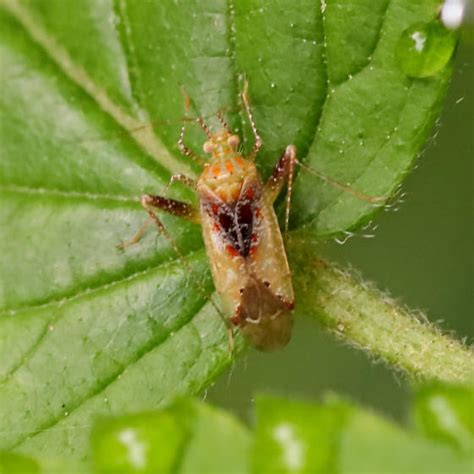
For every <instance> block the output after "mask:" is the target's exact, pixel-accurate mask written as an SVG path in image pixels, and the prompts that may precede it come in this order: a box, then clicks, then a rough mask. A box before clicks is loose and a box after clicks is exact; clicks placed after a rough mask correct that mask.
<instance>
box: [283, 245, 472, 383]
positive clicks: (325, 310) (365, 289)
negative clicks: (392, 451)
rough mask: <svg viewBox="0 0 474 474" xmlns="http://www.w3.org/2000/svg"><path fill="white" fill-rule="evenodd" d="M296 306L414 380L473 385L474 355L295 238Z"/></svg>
mask: <svg viewBox="0 0 474 474" xmlns="http://www.w3.org/2000/svg"><path fill="white" fill-rule="evenodd" d="M289 247H290V249H291V252H290V257H291V260H292V261H293V265H292V268H293V269H294V273H295V274H294V278H295V287H296V288H298V290H299V291H298V293H299V294H297V295H296V300H297V302H298V307H299V308H300V309H301V310H302V311H301V310H300V311H299V312H300V313H302V312H303V311H304V312H305V313H306V314H307V315H309V316H310V317H313V318H315V319H316V320H317V321H318V322H319V323H320V324H321V325H322V326H323V327H325V328H326V329H328V330H329V331H330V332H332V333H334V334H336V335H337V337H338V338H340V339H342V340H343V341H345V342H347V343H348V344H350V345H351V346H354V347H357V348H359V349H362V350H365V351H367V352H368V353H369V354H370V355H371V356H372V357H375V358H381V359H382V360H384V361H385V362H387V363H388V364H390V365H392V366H394V367H395V368H397V369H399V370H401V371H402V372H405V373H406V374H407V375H408V376H410V377H412V378H415V379H437V380H441V381H445V382H454V383H472V382H473V381H474V353H473V351H472V350H471V349H470V348H468V347H466V346H465V345H463V344H462V343H461V342H459V341H457V340H455V339H453V338H452V337H450V336H448V335H446V334H443V333H442V332H441V331H440V329H439V328H437V327H436V326H435V325H433V324H431V323H429V322H428V320H427V318H426V317H425V316H424V315H423V314H422V313H420V312H418V311H416V312H415V311H410V310H409V309H408V308H405V307H401V306H400V305H398V304H397V303H396V302H395V301H394V300H393V299H391V298H390V297H389V296H387V295H386V294H384V293H382V292H380V291H379V290H377V289H375V288H374V287H373V286H372V285H371V284H368V283H366V282H363V281H362V280H361V279H360V278H359V277H358V276H357V275H354V274H353V273H351V272H349V271H345V270H342V269H341V268H339V267H338V266H336V265H334V264H332V263H328V262H325V261H324V260H321V259H319V258H317V257H315V256H314V255H315V249H314V246H313V245H311V244H308V243H304V244H303V243H302V242H301V240H300V239H298V238H296V239H295V238H294V237H292V238H291V241H290V246H289Z"/></svg>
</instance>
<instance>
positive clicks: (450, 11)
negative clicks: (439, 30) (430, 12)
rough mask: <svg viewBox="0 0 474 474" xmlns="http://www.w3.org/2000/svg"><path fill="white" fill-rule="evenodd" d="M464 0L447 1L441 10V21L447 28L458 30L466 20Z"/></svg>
mask: <svg viewBox="0 0 474 474" xmlns="http://www.w3.org/2000/svg"><path fill="white" fill-rule="evenodd" d="M465 8H466V5H465V2H464V0H446V1H445V2H444V5H443V8H442V9H441V21H442V22H443V25H444V26H445V27H446V28H450V29H456V28H458V27H459V26H460V25H461V23H462V20H463V18H464V10H465Z"/></svg>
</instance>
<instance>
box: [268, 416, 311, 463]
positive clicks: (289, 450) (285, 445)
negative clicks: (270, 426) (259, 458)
mask: <svg viewBox="0 0 474 474" xmlns="http://www.w3.org/2000/svg"><path fill="white" fill-rule="evenodd" d="M273 436H274V438H275V439H276V440H277V441H278V442H279V443H280V446H281V449H282V451H283V461H284V463H285V466H286V467H287V468H288V469H290V470H292V471H297V470H299V469H301V468H302V467H303V463H304V450H305V446H304V444H303V443H302V442H301V441H300V440H299V439H298V438H297V437H296V434H295V432H294V430H293V427H292V426H291V425H290V424H288V423H282V424H280V425H278V426H277V427H276V428H275V430H274V431H273Z"/></svg>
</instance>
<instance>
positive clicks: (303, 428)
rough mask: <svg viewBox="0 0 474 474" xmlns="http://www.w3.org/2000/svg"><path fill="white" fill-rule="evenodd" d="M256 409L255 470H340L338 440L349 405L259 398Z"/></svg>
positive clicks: (257, 471)
mask: <svg viewBox="0 0 474 474" xmlns="http://www.w3.org/2000/svg"><path fill="white" fill-rule="evenodd" d="M256 411H257V426H256V433H255V443H254V449H253V470H252V472H254V473H262V474H263V473H266V472H282V473H283V472H298V473H311V474H317V473H324V474H331V473H336V472H338V471H337V464H338V463H337V448H338V441H339V436H340V431H341V428H342V426H344V424H345V422H346V417H347V414H348V413H347V412H348V407H346V406H343V405H342V404H340V405H334V406H331V407H322V406H317V405H312V404H309V403H302V402H293V401H288V400H282V399H278V398H270V397H259V398H258V399H257V407H256Z"/></svg>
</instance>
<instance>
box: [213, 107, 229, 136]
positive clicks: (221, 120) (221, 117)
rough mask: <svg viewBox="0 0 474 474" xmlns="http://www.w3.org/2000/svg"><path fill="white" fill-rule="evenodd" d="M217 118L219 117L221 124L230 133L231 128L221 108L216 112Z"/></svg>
mask: <svg viewBox="0 0 474 474" xmlns="http://www.w3.org/2000/svg"><path fill="white" fill-rule="evenodd" d="M216 115H217V118H218V119H219V122H220V123H221V124H222V126H223V127H224V128H225V129H226V130H227V131H228V132H229V133H232V130H231V129H230V127H229V124H228V123H227V121H226V119H225V117H224V113H223V112H222V110H219V111H218V112H217V113H216Z"/></svg>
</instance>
